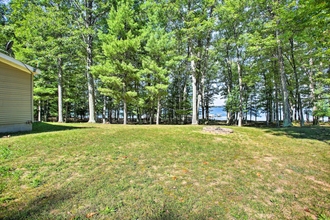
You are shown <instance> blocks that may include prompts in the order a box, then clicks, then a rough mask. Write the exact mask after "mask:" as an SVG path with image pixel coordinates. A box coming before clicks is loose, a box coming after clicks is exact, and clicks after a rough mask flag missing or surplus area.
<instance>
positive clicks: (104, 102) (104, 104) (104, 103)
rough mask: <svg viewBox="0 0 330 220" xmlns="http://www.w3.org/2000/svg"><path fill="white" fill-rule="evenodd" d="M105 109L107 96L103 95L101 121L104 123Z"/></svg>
mask: <svg viewBox="0 0 330 220" xmlns="http://www.w3.org/2000/svg"><path fill="white" fill-rule="evenodd" d="M106 110H107V97H106V96H103V111H102V123H103V124H105V123H106V120H105V117H106Z"/></svg>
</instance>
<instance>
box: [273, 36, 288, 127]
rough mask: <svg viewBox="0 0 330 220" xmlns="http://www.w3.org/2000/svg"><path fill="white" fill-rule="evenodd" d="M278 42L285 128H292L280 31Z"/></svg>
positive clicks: (277, 37)
mask: <svg viewBox="0 0 330 220" xmlns="http://www.w3.org/2000/svg"><path fill="white" fill-rule="evenodd" d="M276 40H277V56H278V64H279V70H280V76H281V88H282V96H283V127H290V126H292V123H291V118H290V116H291V115H290V103H289V92H288V89H287V80H286V74H285V70H284V60H283V56H282V45H281V40H280V38H279V31H278V30H276Z"/></svg>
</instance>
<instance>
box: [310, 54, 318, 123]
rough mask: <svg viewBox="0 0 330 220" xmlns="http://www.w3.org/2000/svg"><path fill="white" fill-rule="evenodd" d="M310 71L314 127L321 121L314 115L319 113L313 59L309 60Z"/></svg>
mask: <svg viewBox="0 0 330 220" xmlns="http://www.w3.org/2000/svg"><path fill="white" fill-rule="evenodd" d="M309 66H310V68H309V70H308V79H309V89H310V98H311V104H312V105H313V125H317V124H318V123H319V119H318V117H317V116H315V115H314V112H315V111H317V107H316V105H315V103H316V94H315V81H314V74H313V58H310V59H309Z"/></svg>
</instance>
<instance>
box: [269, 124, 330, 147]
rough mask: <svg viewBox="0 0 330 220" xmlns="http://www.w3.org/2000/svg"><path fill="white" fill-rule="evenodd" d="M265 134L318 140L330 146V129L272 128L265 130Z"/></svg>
mask: <svg viewBox="0 0 330 220" xmlns="http://www.w3.org/2000/svg"><path fill="white" fill-rule="evenodd" d="M266 132H267V133H270V134H272V135H276V136H282V135H285V136H289V137H292V138H298V139H312V140H318V141H322V142H324V143H326V144H329V145H330V127H302V128H301V127H291V128H274V129H266Z"/></svg>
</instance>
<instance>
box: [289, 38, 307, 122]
mask: <svg viewBox="0 0 330 220" xmlns="http://www.w3.org/2000/svg"><path fill="white" fill-rule="evenodd" d="M290 46H291V47H290V49H291V59H292V68H293V72H294V76H295V82H296V85H295V86H296V97H297V98H298V119H299V121H300V127H303V126H304V115H303V108H302V103H301V97H300V92H299V79H298V72H297V66H296V59H295V56H294V42H293V38H290Z"/></svg>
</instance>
